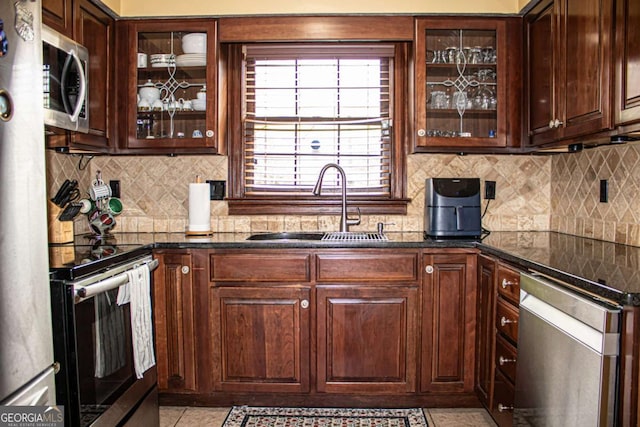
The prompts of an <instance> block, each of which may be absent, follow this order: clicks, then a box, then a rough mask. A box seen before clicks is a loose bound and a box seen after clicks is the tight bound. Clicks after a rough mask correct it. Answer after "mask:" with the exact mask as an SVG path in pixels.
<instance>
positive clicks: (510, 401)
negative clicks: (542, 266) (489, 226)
mask: <svg viewBox="0 0 640 427" xmlns="http://www.w3.org/2000/svg"><path fill="white" fill-rule="evenodd" d="M478 267H479V268H478V285H479V293H480V295H479V298H478V357H477V359H476V365H477V380H476V391H477V393H478V397H479V398H480V401H481V403H482V404H483V405H484V406H485V407H486V408H487V410H488V411H489V413H490V414H491V416H492V417H493V419H494V420H495V422H496V423H497V424H498V426H500V427H510V426H512V425H513V405H514V397H515V381H516V363H517V359H518V350H517V343H518V320H519V309H518V304H519V295H520V273H519V271H517V270H515V269H513V268H511V267H510V266H508V265H506V264H503V263H502V262H499V261H497V260H495V259H493V258H490V257H486V256H483V255H480V256H479V257H478Z"/></svg>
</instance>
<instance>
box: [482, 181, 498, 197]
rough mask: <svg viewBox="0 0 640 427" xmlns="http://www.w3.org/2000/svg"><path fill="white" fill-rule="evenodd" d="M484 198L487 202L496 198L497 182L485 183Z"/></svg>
mask: <svg viewBox="0 0 640 427" xmlns="http://www.w3.org/2000/svg"><path fill="white" fill-rule="evenodd" d="M484 198H485V200H493V199H495V198H496V182H495V181H485V182H484Z"/></svg>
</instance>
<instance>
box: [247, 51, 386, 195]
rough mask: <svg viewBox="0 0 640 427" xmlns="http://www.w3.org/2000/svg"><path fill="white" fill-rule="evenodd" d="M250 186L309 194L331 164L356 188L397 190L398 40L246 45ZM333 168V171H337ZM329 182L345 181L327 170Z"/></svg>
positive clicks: (268, 191)
mask: <svg viewBox="0 0 640 427" xmlns="http://www.w3.org/2000/svg"><path fill="white" fill-rule="evenodd" d="M244 53H245V78H244V119H243V141H244V145H243V147H244V148H243V150H244V153H243V154H244V179H245V192H246V194H248V195H251V194H254V195H256V194H282V193H286V194H299V195H309V194H310V193H311V189H312V188H313V186H314V184H315V182H316V179H317V178H318V173H319V172H320V169H321V168H322V166H324V165H325V164H327V163H337V164H339V165H340V166H342V168H343V169H344V170H345V172H346V175H347V178H348V183H347V186H348V189H349V194H356V195H357V194H362V195H376V196H388V195H389V194H390V163H391V135H390V132H391V126H390V124H391V123H392V119H393V117H392V107H391V106H392V105H393V103H392V102H390V99H392V79H391V76H392V75H393V72H392V67H393V54H394V52H393V46H389V45H381V46H367V45H331V46H328V45H323V46H315V45H314V46H300V45H287V46H277V45H276V46H273V45H260V46H245V52H244ZM333 172H334V170H330V173H333ZM323 184H324V185H323V187H324V188H325V189H329V188H331V187H335V188H337V187H339V185H340V176H339V174H338V173H337V172H336V173H335V174H334V175H330V174H329V173H327V175H326V176H325V179H324V181H323Z"/></svg>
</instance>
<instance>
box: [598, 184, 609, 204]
mask: <svg viewBox="0 0 640 427" xmlns="http://www.w3.org/2000/svg"><path fill="white" fill-rule="evenodd" d="M600 203H609V181H608V180H606V179H601V180H600Z"/></svg>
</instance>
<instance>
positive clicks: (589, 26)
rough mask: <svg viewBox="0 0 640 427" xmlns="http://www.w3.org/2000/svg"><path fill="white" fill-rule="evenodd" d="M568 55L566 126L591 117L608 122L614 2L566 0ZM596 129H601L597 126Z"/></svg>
mask: <svg viewBox="0 0 640 427" xmlns="http://www.w3.org/2000/svg"><path fill="white" fill-rule="evenodd" d="M564 7H565V10H564V16H563V24H564V26H565V28H564V32H563V34H564V37H563V41H564V45H563V46H561V47H560V54H561V55H563V57H564V59H565V64H566V65H565V67H566V68H565V69H566V71H565V76H566V87H564V88H562V89H561V90H562V91H563V93H564V96H563V98H562V99H563V100H564V110H565V123H566V125H567V127H571V126H581V125H582V124H583V123H586V122H589V121H590V120H602V121H603V122H604V123H603V128H606V126H607V125H608V122H609V120H608V119H609V118H608V117H607V115H608V114H609V111H610V110H609V106H610V100H609V99H608V97H609V93H610V92H609V84H608V83H609V81H610V80H609V78H610V76H609V64H611V59H609V58H608V55H611V35H610V32H611V29H610V25H611V10H610V9H611V2H610V1H607V0H604V1H603V0H564ZM595 130H599V128H596V129H595Z"/></svg>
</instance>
